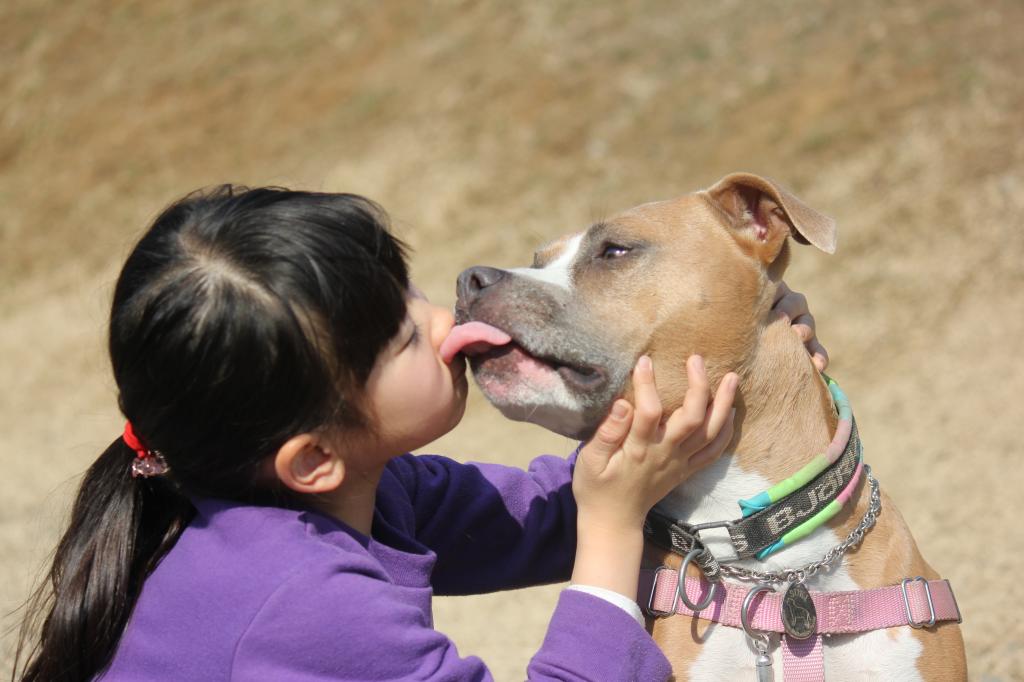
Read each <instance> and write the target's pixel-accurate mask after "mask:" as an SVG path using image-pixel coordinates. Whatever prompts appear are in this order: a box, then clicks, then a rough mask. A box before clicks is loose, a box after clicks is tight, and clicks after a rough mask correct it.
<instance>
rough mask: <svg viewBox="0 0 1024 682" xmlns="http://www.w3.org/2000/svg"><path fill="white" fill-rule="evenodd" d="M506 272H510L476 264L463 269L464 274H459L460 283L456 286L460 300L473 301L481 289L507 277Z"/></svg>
mask: <svg viewBox="0 0 1024 682" xmlns="http://www.w3.org/2000/svg"><path fill="white" fill-rule="evenodd" d="M506 274H508V273H506V272H505V271H504V270H499V269H498V268H489V267H487V266H484V265H476V266H474V267H471V268H467V269H465V270H463V271H462V274H461V275H459V283H458V286H457V287H456V293H457V294H458V296H459V300H460V301H466V302H469V301H472V300H473V299H475V298H476V297H477V296H479V295H480V292H481V291H483V290H484V289H486V288H487V287H490V286H494V285H495V284H497V283H498V282H500V281H501V280H503V279H505V275H506Z"/></svg>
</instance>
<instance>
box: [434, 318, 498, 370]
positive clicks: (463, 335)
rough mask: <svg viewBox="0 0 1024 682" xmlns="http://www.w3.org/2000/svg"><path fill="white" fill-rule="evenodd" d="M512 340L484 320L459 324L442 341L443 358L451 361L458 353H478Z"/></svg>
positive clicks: (448, 361)
mask: <svg viewBox="0 0 1024 682" xmlns="http://www.w3.org/2000/svg"><path fill="white" fill-rule="evenodd" d="M511 340H512V337H511V336H509V335H508V334H506V333H505V332H503V331H501V330H500V329H498V328H497V327H492V326H491V325H489V324H485V323H483V322H467V323H466V324H459V325H456V326H454V327H452V331H451V333H449V334H448V338H446V339H445V340H444V341H443V342H441V359H442V360H444V361H445V362H446V363H451V361H452V359H453V358H454V357H455V356H456V354H458V353H464V354H466V355H477V354H479V353H483V352H485V351H487V350H488V349H490V348H493V347H494V346H504V345H505V344H506V343H508V342H510V341H511Z"/></svg>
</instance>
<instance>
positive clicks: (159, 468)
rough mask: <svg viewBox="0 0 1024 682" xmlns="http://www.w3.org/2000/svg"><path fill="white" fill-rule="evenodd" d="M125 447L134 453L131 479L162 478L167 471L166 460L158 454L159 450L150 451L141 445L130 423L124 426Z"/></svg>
mask: <svg viewBox="0 0 1024 682" xmlns="http://www.w3.org/2000/svg"><path fill="white" fill-rule="evenodd" d="M122 438H123V439H124V442H125V445H127V446H128V447H130V448H131V449H132V450H134V451H135V459H133V460H132V467H131V472H132V478H138V477H139V476H141V477H142V478H149V477H150V476H162V475H164V474H166V473H167V471H168V470H169V468H168V466H167V460H165V459H164V456H163V455H161V454H160V451H159V450H150V449H149V448H147V447H146V446H144V445H143V444H142V441H141V440H139V437H138V436H136V435H135V429H134V428H133V427H132V423H131V422H126V423H125V425H124V435H123V436H122Z"/></svg>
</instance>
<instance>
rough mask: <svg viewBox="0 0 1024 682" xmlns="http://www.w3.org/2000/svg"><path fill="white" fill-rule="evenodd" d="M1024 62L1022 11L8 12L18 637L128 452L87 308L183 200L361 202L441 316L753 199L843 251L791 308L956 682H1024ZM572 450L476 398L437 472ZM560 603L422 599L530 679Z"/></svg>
mask: <svg viewBox="0 0 1024 682" xmlns="http://www.w3.org/2000/svg"><path fill="white" fill-rule="evenodd" d="M1022 29H1024V5H1021V3H1019V2H1017V1H1016V0H989V1H987V2H984V3H978V2H973V1H968V0H963V1H951V0H935V1H934V2H929V3H911V2H890V1H883V0H867V1H865V2H860V3H844V2H838V1H828V2H820V1H818V0H792V1H786V2H783V1H782V0H771V1H768V2H761V3H742V2H739V1H738V0H728V1H723V2H718V3H699V2H689V1H687V2H679V1H677V0H651V1H649V2H632V1H630V2H596V3H595V2H584V1H583V0H579V1H576V2H560V3H543V2H524V3H502V2H454V1H444V2H435V3H416V2H390V1H389V2H378V3H372V4H370V3H366V4H364V3H342V2H333V3H323V2H314V1H313V0H302V1H301V2H298V1H297V2H291V3H271V2H253V3H245V4H243V3H235V2H217V3H204V2H199V1H198V0H194V1H192V2H175V3H171V2H117V3H115V2H107V1H101V0H78V1H77V2H74V3H66V2H58V1H57V0H12V1H11V0H9V1H8V2H5V3H3V4H0V33H2V35H3V39H2V40H0V207H2V208H0V380H2V384H0V385H2V390H0V472H2V476H0V500H2V504H0V557H2V558H0V609H2V611H3V613H4V614H5V619H4V621H3V624H4V626H5V627H6V628H10V627H13V626H15V625H16V620H17V619H16V615H10V613H9V612H10V611H12V610H13V609H14V608H16V606H17V605H18V604H19V603H20V602H21V600H22V599H24V597H25V596H26V594H27V591H28V589H29V586H30V584H31V583H32V581H33V580H35V579H36V578H37V577H38V575H39V573H40V568H41V566H42V563H43V560H44V558H45V555H46V553H47V552H48V551H49V549H50V548H51V547H52V545H53V543H54V541H55V539H56V536H57V533H58V531H59V528H60V525H61V523H62V521H63V518H64V514H65V513H66V510H67V506H68V503H69V500H70V498H71V495H72V494H73V491H74V488H75V484H76V481H77V476H78V475H79V474H80V473H81V472H82V471H83V470H84V468H85V467H86V466H87V465H88V464H89V463H90V462H91V461H92V459H93V458H94V457H96V456H97V455H98V454H99V452H101V451H102V449H103V448H104V447H105V446H106V445H107V444H108V443H109V442H110V441H111V440H113V438H115V437H116V436H117V434H118V433H119V432H120V428H121V420H120V418H119V416H118V414H117V409H116V398H115V390H114V387H113V382H112V380H111V377H110V371H109V367H108V364H107V360H106V358H105V356H104V349H103V342H104V333H105V329H104V327H105V316H106V309H107V306H108V305H109V296H110V293H111V286H112V283H113V280H114V278H115V276H116V272H117V268H118V266H119V264H120V261H121V260H122V259H123V258H124V256H125V255H126V253H127V250H128V249H129V248H130V246H131V244H132V241H133V239H135V238H136V237H137V236H138V235H139V233H140V231H141V230H142V229H143V227H144V226H145V224H146V222H147V221H148V220H150V219H151V218H152V217H153V216H154V214H155V213H156V212H157V211H158V210H159V209H160V208H161V207H162V206H163V205H165V204H166V203H167V202H169V201H170V200H172V199H174V198H176V197H177V196H179V195H181V194H183V193H185V192H187V191H189V190H192V189H194V188H197V187H200V186H204V185H209V184H215V183H221V182H226V181H231V182H243V183H249V184H268V183H272V184H279V185H288V186H292V187H302V188H315V189H328V190H345V191H354V192H361V193H364V194H366V195H368V196H370V197H373V198H374V199H376V200H378V201H380V202H381V203H382V204H383V205H384V206H385V207H387V209H388V210H389V211H390V213H391V214H392V216H393V219H394V222H395V225H396V228H397V230H398V232H399V233H400V234H401V236H403V237H404V238H405V239H406V240H408V241H409V243H410V244H411V245H412V246H413V247H414V249H415V252H416V255H415V257H414V272H415V277H416V279H417V281H418V283H419V284H420V286H421V287H422V288H423V289H424V290H425V291H426V292H427V293H428V294H429V295H430V296H431V297H432V298H433V299H435V300H436V301H438V302H441V303H445V304H450V303H452V302H453V300H454V286H453V283H454V279H455V276H456V274H457V273H458V272H459V271H460V270H461V269H462V268H464V267H466V266H469V265H472V264H478V263H487V264H491V265H498V266H503V265H519V264H525V263H527V262H528V261H529V259H530V254H531V252H532V250H533V248H534V247H535V246H537V245H538V244H540V243H541V242H543V241H545V240H547V239H549V238H552V237H554V236H556V235H559V234H562V233H564V232H566V231H567V230H571V229H578V228H581V227H583V226H585V225H586V224H588V223H590V222H591V221H593V220H595V219H597V218H599V217H601V216H603V215H606V214H608V213H611V212H614V211H617V210H619V209H623V208H626V207H629V206H632V205H634V204H637V203H640V202H643V201H647V200H653V199H659V198H667V197H671V196H674V195H677V194H680V193H683V192H688V191H691V190H694V189H698V188H700V187H705V186H707V185H710V184H711V183H712V182H714V181H715V180H716V179H717V178H719V177H720V176H721V175H723V174H725V173H727V172H730V171H734V170H750V171H755V172H761V173H764V174H766V175H769V176H772V177H774V178H776V179H778V180H780V181H782V182H783V183H785V184H787V185H789V186H790V187H791V188H793V189H794V190H795V191H796V193H797V194H798V195H799V196H801V197H802V198H804V199H805V200H806V201H807V202H808V203H809V204H810V205H812V206H814V207H816V208H818V209H819V210H821V211H823V212H825V213H828V214H830V215H832V216H834V217H835V218H837V219H838V221H839V225H840V246H839V251H838V253H837V254H836V255H835V256H831V257H829V256H824V255H822V254H820V253H817V252H815V251H813V250H811V249H806V250H803V249H801V250H798V252H797V253H796V254H795V259H794V264H793V266H792V268H791V270H790V273H789V275H788V277H787V281H788V282H789V284H790V285H791V286H792V287H793V288H795V289H797V290H800V291H803V292H805V293H806V294H807V295H808V297H809V299H810V301H811V307H812V310H813V311H814V313H815V314H816V316H817V319H818V326H819V334H820V336H821V338H822V340H823V341H824V343H825V344H826V346H827V347H828V349H829V351H830V352H831V355H832V366H831V373H832V374H833V375H834V376H835V377H836V378H837V379H838V380H839V381H840V382H841V383H842V385H843V387H844V389H845V390H846V391H847V393H848V394H849V396H850V398H851V401H852V402H853V405H854V408H855V410H856V412H857V415H858V424H859V425H860V428H861V435H862V437H863V440H864V443H865V448H866V450H865V452H866V457H867V460H868V462H869V463H870V464H871V465H872V466H873V467H874V470H875V473H876V475H877V477H878V479H879V480H880V481H881V483H882V485H883V486H884V487H885V488H886V489H887V490H888V492H889V493H890V494H891V495H892V497H893V498H894V499H895V500H896V502H897V503H898V505H899V507H900V509H901V511H902V513H903V514H904V516H905V517H906V518H907V520H908V522H909V523H910V526H911V528H912V529H914V531H915V535H916V538H917V541H918V544H919V546H920V548H921V550H922V551H923V553H924V555H925V556H926V557H927V558H928V559H929V561H930V563H931V564H932V565H933V566H935V567H936V569H937V570H938V571H939V572H940V573H942V574H944V576H945V577H948V578H949V579H950V580H951V581H952V584H953V585H954V588H955V590H956V593H957V596H958V598H959V600H960V604H961V607H962V610H963V613H964V616H965V620H964V624H963V632H964V636H965V639H966V643H967V652H968V659H969V665H970V670H971V678H972V679H974V680H979V681H981V680H984V681H986V682H994V681H996V680H1022V679H1024V625H1022V623H1024V621H1022V619H1021V618H1020V614H1019V605H1020V604H1021V603H1022V602H1024V581H1022V580H1020V578H1019V577H1018V576H1016V575H1015V569H1016V566H1017V562H1018V561H1020V560H1021V559H1022V552H1021V549H1020V547H1021V541H1022V539H1024V538H1022V536H1021V533H1020V526H1019V522H1018V515H1017V514H1016V513H1015V510H1016V509H1017V508H1018V507H1019V491H1020V490H1021V488H1022V483H1024V474H1022V473H1021V468H1020V465H1019V461H1020V459H1021V457H1022V456H1024V446H1022V444H1021V441H1020V437H1019V436H1017V435H1015V434H1016V427H1017V426H1020V424H1021V419H1022V417H1024V411H1022V409H1021V406H1020V397H1021V395H1022V394H1024V363H1022V362H1021V360H1020V358H1019V355H1018V353H1019V347H1020V340H1021V338H1024V267H1022V265H1021V263H1022V258H1024V229H1022V218H1024V116H1022V115H1021V112H1022V111H1024V79H1022V77H1021V71H1022V69H1024V41H1022V40H1021V39H1020V36H1021V31H1022ZM573 445H574V444H573V443H570V442H568V441H566V440H565V439H562V438H559V437H555V436H552V435H551V434H548V433H545V432H543V431H541V430H540V429H538V428H536V427H532V426H528V425H523V424H514V423H510V422H507V421H505V420H503V419H502V418H501V417H500V416H499V415H498V414H497V413H496V412H495V411H494V410H493V409H491V408H490V407H489V406H487V405H486V404H484V402H483V401H482V400H481V399H480V398H479V396H477V395H474V396H473V398H472V401H471V405H470V409H469V411H468V416H467V417H466V419H465V421H464V422H463V424H462V425H461V426H460V427H459V428H458V429H457V430H456V431H455V432H454V433H452V434H450V435H449V436H447V437H445V438H444V439H443V441H442V442H439V443H437V444H435V446H433V447H431V448H429V450H431V451H437V452H443V453H445V454H449V455H452V456H455V457H457V458H462V459H480V460H487V461H500V462H506V463H511V464H518V465H521V464H524V463H525V462H527V461H528V460H529V459H530V458H531V457H532V456H533V455H535V454H538V453H540V452H553V453H563V454H564V453H568V452H569V451H570V450H571V449H572V447H573ZM1015 528H1016V529H1017V530H1014V529H1015ZM558 589H559V587H558V586H552V587H547V588H538V589H531V590H523V591H518V592H514V593H502V594H495V595H488V596H481V597H471V598H458V599H440V600H438V602H437V606H436V622H437V627H438V628H439V629H441V630H443V631H445V632H447V633H448V634H450V635H451V636H452V637H453V639H454V640H455V641H456V642H457V643H458V645H459V648H460V651H461V652H462V653H463V654H466V655H469V654H475V655H479V656H481V657H483V659H484V660H485V661H487V662H488V663H489V664H490V665H491V666H492V668H493V671H494V674H495V676H496V677H497V678H498V679H500V680H513V679H520V678H521V677H522V675H523V671H524V669H525V665H526V662H527V661H528V659H529V657H530V655H531V652H532V651H534V650H535V649H536V647H537V646H538V645H539V643H540V640H541V638H542V637H543V632H544V627H545V625H546V622H547V619H548V617H549V615H550V613H551V610H552V608H553V604H554V599H555V597H556V595H557V591H558ZM12 643H13V638H12V636H11V635H10V633H9V632H7V633H6V634H5V635H4V638H3V639H2V640H0V652H2V653H0V673H4V674H6V671H7V670H9V669H10V665H11V660H12V653H11V652H12Z"/></svg>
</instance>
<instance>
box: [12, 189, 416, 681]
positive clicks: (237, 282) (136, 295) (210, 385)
mask: <svg viewBox="0 0 1024 682" xmlns="http://www.w3.org/2000/svg"><path fill="white" fill-rule="evenodd" d="M408 285H409V279H408V269H407V265H406V260H405V250H404V247H403V245H402V243H401V242H399V241H398V240H397V239H396V238H394V237H393V236H392V235H391V234H390V233H389V232H388V228H387V217H386V215H385V214H384V212H383V210H382V209H381V208H380V207H379V206H377V205H376V204H374V203H373V202H371V201H369V200H367V199H364V198H362V197H359V196H355V195H351V194H322V193H313V192H293V191H287V190H283V189H276V188H263V189H239V188H235V187H231V186H224V187H220V188H217V189H215V190H212V191H207V192H200V193H194V194H191V195H189V196H187V197H185V198H184V199H182V200H180V201H178V202H177V203H175V204H173V205H171V206H170V207H169V208H167V209H166V210H165V211H164V212H163V213H162V214H161V215H160V216H159V217H158V218H157V219H156V221H155V222H154V223H153V225H152V227H150V229H149V230H148V231H147V232H146V233H145V235H144V236H143V237H142V239H141V240H140V241H139V243H138V245H137V246H136V247H135V249H134V250H133V251H132V253H131V255H130V256H129V257H128V260H127V262H126V263H125V265H124V268H123V269H122V271H121V275H120V277H119V278H118V281H117V286H116V288H115V290H114V301H113V306H112V309H111V315H110V342H109V348H110V360H111V364H112V365H113V370H114V377H115V379H116V382H117V387H118V391H119V398H118V401H119V405H120V408H121V411H122V412H123V413H124V415H125V417H126V418H127V419H128V420H129V421H130V422H131V423H132V425H133V427H134V429H135V432H136V433H137V434H138V436H139V438H140V439H141V440H142V442H143V443H144V444H145V446H146V447H147V448H149V449H153V450H158V451H159V452H160V453H161V454H162V455H163V457H164V459H165V460H166V461H167V464H168V466H169V468H170V471H169V473H168V474H166V475H164V476H161V477H154V478H132V476H131V474H130V466H131V462H132V460H133V458H134V457H135V452H134V451H133V450H131V449H130V448H129V447H128V446H127V445H126V444H125V442H124V441H123V440H122V439H121V438H120V437H119V438H117V439H116V440H115V441H114V442H113V443H112V444H111V445H110V447H108V448H107V449H106V451H105V452H104V453H103V454H102V455H100V457H99V459H97V460H96V462H95V463H94V464H93V465H92V466H91V467H90V468H89V470H88V471H87V472H86V474H85V478H84V480H83V481H82V484H81V487H80V488H79V491H78V495H77V498H76V500H75V503H74V506H73V509H72V513H71V520H70V522H69V525H68V528H67V530H66V531H65V533H64V536H63V537H62V539H61V541H60V543H59V545H58V546H57V549H56V551H55V553H54V558H53V565H52V567H51V569H50V572H49V575H48V576H47V580H46V581H45V582H44V583H42V584H41V585H40V586H39V588H38V589H37V590H36V592H35V593H34V595H33V596H32V597H31V598H30V600H29V603H28V614H27V617H26V618H25V620H24V622H23V626H22V631H21V638H20V642H19V646H18V653H17V656H16V663H15V669H14V673H13V674H14V675H17V671H18V667H19V666H18V663H17V661H18V660H19V659H21V658H22V656H24V657H25V664H24V671H23V673H22V679H23V680H26V681H33V682H34V681H36V680H45V681H47V682H55V681H59V680H87V679H91V678H92V677H94V676H95V675H96V674H98V673H99V672H101V671H102V670H104V669H105V668H106V667H107V666H108V665H109V663H110V661H111V659H112V658H113V655H114V652H115V651H116V649H117V644H118V642H119V640H120V637H121V634H122V632H123V631H124V628H125V625H126V623H127V621H128V617H129V616H130V614H131V611H132V608H133V606H134V604H135V601H136V599H137V597H138V595H139V592H140V590H141V587H142V582H143V580H144V579H145V577H146V575H148V573H149V572H150V571H151V570H152V569H153V568H154V567H155V565H156V564H157V562H159V561H160V559H161V558H162V557H163V556H164V554H166V552H167V551H168V550H169V549H170V548H171V547H172V546H173V544H174V542H175V541H176V540H177V538H178V536H179V535H180V534H181V531H182V530H183V529H184V528H185V527H186V526H187V525H188V523H189V521H190V520H191V518H192V516H193V514H194V510H193V507H192V505H191V503H190V501H189V498H190V496H203V497H207V496H209V497H219V498H226V499H235V500H243V501H252V502H257V503H258V502H261V501H266V499H267V495H268V493H271V490H270V484H269V483H267V482H265V481H261V478H260V475H259V474H260V465H261V463H262V462H264V461H265V460H266V459H267V457H268V456H270V455H272V454H273V453H275V452H276V451H277V450H278V448H280V446H281V445H283V444H284V443H285V441H287V440H288V439H289V438H290V437H292V436H294V435H297V434H300V433H304V432H308V431H312V430H315V429H317V428H320V427H323V426H327V425H340V426H350V427H364V428H372V426H373V425H372V423H370V420H369V419H368V418H367V416H366V414H365V412H364V407H363V405H361V403H360V400H359V395H360V393H361V389H362V388H363V387H364V385H365V382H366V380H367V378H368V377H369V374H370V372H371V370H372V368H373V366H374V364H375V361H376V358H377V356H378V354H379V353H380V351H381V350H382V349H383V348H384V347H385V346H386V345H387V344H388V342H389V341H390V340H391V339H392V338H393V337H394V336H395V335H396V334H397V332H398V329H399V327H400V326H401V324H402V321H403V319H404V318H405V315H406V294H407V290H408Z"/></svg>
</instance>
